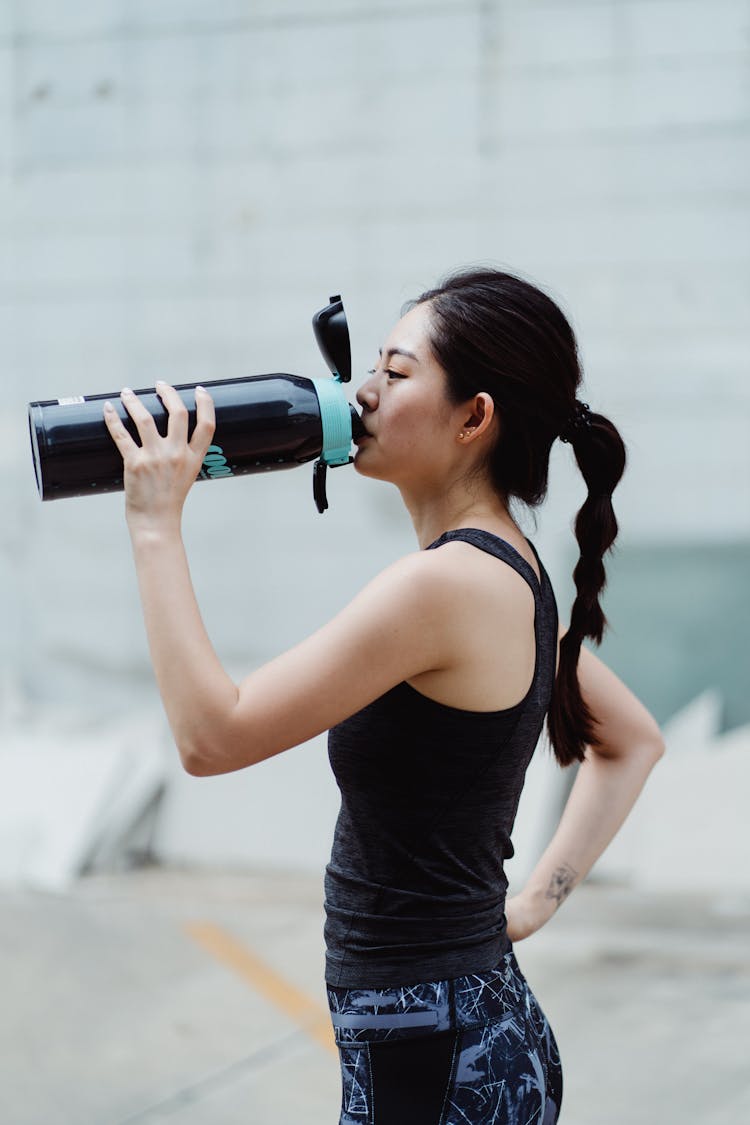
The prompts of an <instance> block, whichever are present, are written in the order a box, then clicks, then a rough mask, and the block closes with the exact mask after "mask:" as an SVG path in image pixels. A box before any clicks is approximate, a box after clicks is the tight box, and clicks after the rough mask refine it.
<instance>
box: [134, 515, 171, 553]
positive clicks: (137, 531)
mask: <svg viewBox="0 0 750 1125" xmlns="http://www.w3.org/2000/svg"><path fill="white" fill-rule="evenodd" d="M128 531H129V532H130V539H131V542H132V544H133V550H134V551H149V550H153V549H154V548H156V549H161V548H163V547H165V546H169V545H171V544H174V543H181V542H182V529H181V526H180V521H179V519H178V520H177V521H169V522H166V521H162V522H160V523H155V522H154V521H144V520H140V519H129V520H128Z"/></svg>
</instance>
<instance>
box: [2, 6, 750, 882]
mask: <svg viewBox="0 0 750 1125" xmlns="http://www.w3.org/2000/svg"><path fill="white" fill-rule="evenodd" d="M749 32H750V5H749V4H748V3H747V0H731V2H727V0H710V2H709V0H703V2H695V0H680V2H676V0H618V2H614V0H612V2H607V0H600V2H597V0H569V2H563V3H560V2H555V3H552V2H545V3H541V2H537V0H523V2H521V0H515V2H498V3H491V2H471V0H455V2H450V0H447V2H443V3H437V2H435V3H425V2H419V0H401V2H400V3H398V4H395V3H386V2H379V0H369V2H367V3H356V2H355V0H307V2H305V3H303V2H302V0H297V2H295V0H265V2H257V3H252V4H251V3H249V2H241V0H213V2H212V3H210V4H206V3H200V2H198V0H160V2H156V3H154V2H151V0H149V2H146V0H127V2H126V0H96V2H93V0H90V2H87V0H70V2H69V3H67V4H64V5H61V4H59V3H53V2H52V0H15V2H14V0H0V239H1V244H2V253H1V254H0V364H1V365H2V372H3V375H2V387H3V391H4V394H3V398H2V401H1V402H0V435H1V436H2V441H0V467H1V468H2V472H1V473H0V505H1V506H2V512H3V519H2V521H0V590H2V599H3V601H2V615H3V629H2V632H1V633H0V683H1V684H2V688H3V693H4V695H3V698H4V700H5V704H4V706H5V710H4V715H5V720H4V721H5V723H6V726H7V725H8V724H9V723H10V720H11V716H12V715H15V716H16V719H15V720H14V721H21V720H23V719H24V717H26V719H28V717H29V716H30V715H32V716H33V715H34V714H36V713H38V712H39V711H40V710H43V709H44V708H46V707H50V706H53V705H54V706H58V707H59V706H61V705H65V706H69V707H70V708H71V709H73V710H77V711H82V712H83V713H85V715H86V716H87V721H89V722H90V723H95V722H96V721H100V720H101V721H104V720H107V721H110V720H111V717H114V718H115V719H116V718H117V716H118V715H124V714H125V713H126V712H130V711H131V710H132V709H133V708H143V709H144V710H148V709H149V708H151V707H153V706H154V705H155V703H156V697H155V691H154V688H153V685H152V682H151V678H150V671H149V667H148V663H147V657H146V648H145V642H144V637H143V631H142V627H141V623H140V611H139V607H138V602H137V597H136V590H135V582H134V578H133V574H132V567H131V563H130V559H129V548H128V541H127V536H126V532H125V528H124V523H123V517H122V500H121V497H120V498H118V497H116V496H115V497H101V498H87V499H85V500H71V501H64V502H59V503H57V504H46V505H41V504H40V503H39V500H38V498H37V496H36V493H35V487H34V482H33V474H32V471H31V460H30V456H29V451H28V442H27V435H26V421H25V404H26V402H27V401H28V400H30V399H41V398H46V397H57V396H60V395H65V394H73V393H82V394H85V393H94V392H99V391H106V390H110V389H112V390H114V389H116V388H119V387H120V386H121V385H123V384H125V383H129V384H130V385H131V386H135V387H138V386H145V385H150V384H152V383H153V381H154V379H155V378H159V377H162V378H165V379H168V380H172V381H181V380H183V381H187V380H193V379H195V380H198V379H201V380H205V379H210V378H218V377H221V376H223V375H238V374H252V373H259V372H262V371H272V370H288V371H297V372H300V373H303V374H311V375H321V374H325V370H324V368H323V365H322V363H321V360H320V358H319V356H318V354H317V349H316V347H315V344H314V341H313V338H312V333H311V331H310V327H309V321H310V316H311V314H312V312H313V311H314V310H315V309H316V308H318V307H320V306H321V305H322V304H324V303H325V302H326V300H327V298H328V296H329V294H330V293H333V292H341V293H342V294H343V296H344V300H345V303H346V308H347V312H348V315H349V322H350V328H351V332H352V342H353V358H354V370H355V381H356V378H357V376H358V375H359V374H360V373H363V372H364V370H365V369H366V367H368V366H371V361H372V357H373V355H374V353H375V351H376V349H377V346H378V344H379V343H380V342H381V341H382V339H383V337H384V336H385V334H386V333H387V331H388V330H389V328H390V326H391V324H392V322H393V321H394V320H395V319H396V317H397V316H398V313H399V307H400V304H401V302H402V301H403V300H404V299H405V298H407V297H409V296H413V295H414V294H415V293H416V292H418V291H419V290H420V289H421V288H423V287H425V286H427V285H430V284H432V283H434V281H435V280H436V278H437V277H438V276H440V274H442V273H443V272H445V271H446V270H448V269H450V268H453V267H455V266H458V265H462V264H466V263H469V262H474V261H482V262H491V263H492V264H495V265H499V266H505V267H507V268H510V269H512V270H515V271H518V272H522V273H523V274H524V275H525V276H527V277H530V278H531V279H532V280H536V281H537V282H538V283H540V284H541V285H542V286H543V287H544V288H546V289H547V290H548V291H549V292H550V293H551V294H552V295H553V296H555V297H556V298H557V299H558V300H559V301H560V302H561V303H562V305H563V307H564V308H565V309H566V311H567V312H568V314H569V315H570V317H571V319H572V321H573V323H574V326H575V328H576V330H577V332H578V334H579V339H580V345H581V352H582V356H583V361H584V366H585V372H586V380H585V385H584V389H583V391H582V395H581V397H583V398H584V399H585V400H586V401H588V402H589V403H590V404H591V406H592V408H594V409H597V410H601V411H602V412H604V413H607V414H609V415H610V416H611V417H612V418H613V420H614V421H615V422H616V424H617V425H618V426H619V427H620V429H621V431H622V433H623V435H624V437H625V440H626V442H627V444H628V448H629V453H630V465H629V468H628V472H627V475H626V477H625V479H624V481H623V483H622V484H621V486H620V487H619V489H618V491H617V494H616V508H617V513H618V518H619V520H620V539H619V540H618V544H619V551H620V552H621V553H622V555H623V556H625V555H626V553H627V550H628V546H629V545H631V546H633V547H637V548H639V549H642V548H643V547H644V546H645V547H648V545H649V544H652V543H653V544H663V543H665V542H673V543H684V544H686V549H689V547H690V544H691V543H695V544H705V543H712V542H718V543H724V542H728V541H729V542H731V541H739V542H744V543H747V542H748V539H750V492H749V490H748V480H749V479H750V442H748V440H747V436H748V421H749V420H750V381H748V379H747V356H748V354H750V321H748V317H747V307H748V297H750V265H749V263H748V247H749V245H750V242H749V236H750V202H749V198H750V197H749V196H748V187H749V181H750V159H749V148H748V136H749V135H750V87H748V84H747V64H748V51H749V47H748V42H749V40H748V35H749ZM551 482H552V483H551V489H550V495H549V499H548V501H547V504H546V506H545V507H544V509H543V514H542V513H540V517H539V526H538V530H537V529H536V528H535V526H534V523H533V521H532V520H530V519H527V520H526V521H525V529H526V531H527V534H529V535H530V536H531V537H532V538H534V540H535V542H536V544H537V546H538V548H539V549H540V551H541V553H542V556H543V558H544V559H545V562H546V565H547V568H548V570H549V571H550V574H551V575H552V578H553V581H554V583H555V587H556V590H557V592H558V599H559V602H560V609H561V614H562V615H563V616H564V615H565V614H567V612H568V610H569V606H570V601H571V597H572V582H571V578H570V574H571V571H572V566H573V563H574V561H575V557H574V554H573V549H574V540H573V536H572V532H571V524H572V520H573V518H574V516H575V512H576V511H577V509H578V507H579V506H580V503H581V502H582V500H583V499H584V493H583V485H582V481H581V478H580V476H579V475H578V473H577V470H576V469H575V468H574V464H573V462H572V456H571V453H570V449H569V447H568V446H563V445H559V444H558V445H557V446H556V447H555V449H554V452H553V458H552V466H551ZM330 496H331V510H330V511H329V512H327V513H326V515H325V516H323V517H320V516H318V515H317V513H316V512H315V510H314V508H313V503H312V498H311V483H310V472H309V471H308V470H307V469H300V470H295V471H294V472H290V473H287V474H276V475H275V476H274V477H263V478H256V479H253V478H245V479H240V480H236V481H227V482H223V483H221V484H219V483H214V484H205V485H200V486H198V487H197V488H196V489H195V493H194V495H193V496H192V497H191V500H190V503H189V509H188V512H187V519H186V539H187V542H188V547H189V550H190V555H191V559H192V565H193V570H194V578H195V582H196V586H197V590H198V594H199V598H200V602H201V605H202V608H203V610H204V615H205V618H206V621H207V624H208V627H209V631H210V633H211V635H212V637H213V638H214V641H215V644H216V646H217V648H218V650H219V652H220V653H221V655H222V657H223V659H224V660H225V661H226V663H227V665H228V666H229V667H230V668H231V669H232V670H233V671H237V672H238V673H241V672H242V671H244V670H246V669H248V668H251V667H253V666H254V665H255V664H257V663H259V662H261V661H263V660H265V659H266V658H268V657H269V656H271V655H273V654H274V653H276V652H278V651H279V650H281V649H283V648H285V647H286V646H288V645H290V644H292V643H294V642H295V641H296V640H297V639H299V638H300V637H302V636H303V635H305V634H306V633H308V632H310V631H311V630H312V629H314V628H315V627H316V626H317V625H318V624H320V623H321V622H322V621H323V620H325V619H326V618H327V617H329V616H330V615H331V614H332V613H333V612H335V611H336V609H337V608H338V607H339V606H340V605H342V604H343V603H344V602H345V601H346V600H347V599H348V598H349V597H350V596H351V595H352V594H353V593H354V592H355V590H356V589H358V588H359V587H360V586H361V584H362V583H363V582H364V581H365V580H366V579H367V578H368V577H369V576H371V575H372V574H373V573H375V572H376V571H377V570H378V569H379V568H380V567H381V566H382V565H384V564H385V563H387V562H388V561H390V560H391V559H392V558H393V557H394V556H396V555H398V554H399V553H402V552H403V551H405V550H409V549H411V548H412V546H413V538H412V533H411V527H410V524H409V522H408V519H407V518H406V517H405V515H404V514H403V513H402V512H401V510H400V507H399V503H400V502H399V499H398V496H397V494H396V493H395V491H394V490H392V489H390V488H389V487H388V486H382V485H378V484H375V483H373V482H368V481H363V480H361V479H360V478H357V477H355V476H354V474H353V473H351V472H350V471H347V470H341V471H340V472H339V473H334V474H332V475H331V480H330ZM623 613H624V611H623ZM613 625H614V627H616V628H619V629H620V631H621V632H626V631H627V619H626V617H623V619H621V620H619V621H616V622H613ZM666 627H667V628H669V624H668V623H667V626H666ZM633 643H634V645H636V646H637V645H641V644H643V643H644V640H643V639H641V638H638V639H634V642H633ZM646 643H647V640H646ZM603 655H604V656H605V658H606V648H605V649H603ZM631 663H632V662H631ZM631 682H632V683H633V686H634V688H635V689H636V690H638V691H639V692H640V693H641V694H642V695H643V698H644V700H645V701H646V703H647V704H648V705H650V706H653V707H655V709H656V705H657V703H658V700H659V698H660V697H659V688H658V685H656V684H654V683H652V682H643V683H640V682H638V679H637V672H636V673H635V674H634V678H633V680H632V681H631ZM303 759H304V765H302V764H301V763H302V761H303ZM287 794H292V797H291V801H290V804H289V807H288V809H287V811H286V812H284V810H283V805H284V799H285V795H287ZM335 796H336V795H335V789H334V787H333V785H332V782H331V779H330V777H329V776H328V773H327V765H326V762H325V755H324V752H323V751H322V748H321V746H320V745H316V746H315V747H313V748H312V749H311V752H310V754H309V755H307V757H305V752H304V751H295V752H293V753H292V754H290V755H287V756H286V757H285V760H283V761H282V760H279V761H278V762H274V763H269V764H268V765H267V766H266V767H263V769H262V770H258V771H250V772H249V773H248V774H247V775H246V776H242V777H240V776H237V775H236V776H234V777H232V778H226V779H216V780H215V781H211V782H194V781H192V780H190V779H185V778H180V779H179V780H178V779H177V778H175V780H174V783H173V785H172V787H171V789H170V796H169V801H170V803H169V805H168V806H167V810H166V811H165V814H164V818H163V821H162V835H161V837H160V848H161V849H162V851H163V854H167V855H170V856H190V857H195V858H200V857H204V858H205V857H211V858H217V859H219V858H221V857H222V856H224V857H227V856H231V857H237V858H250V859H253V858H266V853H267V852H268V850H269V847H270V849H271V850H272V851H274V849H275V854H277V855H278V857H279V859H280V861H284V862H286V861H290V862H291V861H293V860H295V859H301V858H303V857H306V858H308V859H310V861H311V862H315V863H318V861H319V860H320V858H321V855H322V854H323V853H324V852H325V850H326V847H327V843H326V841H327V840H328V835H329V832H330V826H331V819H332V816H333V814H334V812H335ZM266 797H268V798H272V799H273V801H274V809H281V811H280V812H279V817H280V820H279V821H277V822H276V828H275V829H274V832H276V833H277V834H276V835H275V836H274V835H272V836H271V837H264V839H266V840H269V839H270V840H271V841H272V842H271V844H270V845H264V844H263V843H262V842H261V837H260V835H259V833H258V828H257V823H256V822H255V820H254V819H253V822H252V823H251V822H250V820H251V818H250V817H249V815H248V808H249V807H252V808H253V809H255V808H257V809H261V810H262V809H263V808H265V807H267V801H266ZM251 798H252V802H253V803H252V805H251V806H249V805H248V802H250V801H251ZM300 804H304V805H305V807H306V808H307V815H308V820H307V821H304V826H303V827H301V823H302V822H301V816H300V813H299V806H300ZM196 820H199V821H200V823H201V824H202V825H203V828H202V831H201V834H200V836H199V837H196V834H195V832H194V831H193V829H192V827H191V826H194V825H195V823H196ZM196 840H197V843H196ZM311 840H312V841H315V843H314V844H313V845H312V846H311V844H310V841H311ZM273 841H277V842H276V843H274V842H273ZM290 841H292V842H290Z"/></svg>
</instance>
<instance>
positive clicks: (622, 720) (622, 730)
mask: <svg viewBox="0 0 750 1125" xmlns="http://www.w3.org/2000/svg"><path fill="white" fill-rule="evenodd" d="M564 632H565V630H564V629H563V628H562V627H561V629H560V635H561V636H562V635H563V633H564ZM578 679H579V683H580V686H581V695H582V696H583V698H584V700H585V702H586V703H587V705H588V706H589V708H590V709H591V711H592V713H593V715H594V716H595V718H596V719H597V720H598V722H599V723H600V724H601V725H600V727H599V733H600V735H601V738H602V740H603V745H602V746H599V747H596V748H594V747H592V746H589V747H587V749H586V756H585V760H584V761H583V762H582V763H581V765H580V767H579V769H578V773H577V776H576V779H575V782H574V784H573V788H572V789H571V792H570V796H569V797H568V801H567V803H566V805H565V809H564V811H563V815H562V817H561V819H560V823H559V825H558V827H557V830H556V831H555V834H554V836H553V837H552V839H551V841H550V843H549V845H548V847H547V848H546V850H545V852H544V854H543V855H542V857H541V859H540V860H539V862H538V863H537V865H536V867H535V868H534V870H533V872H532V873H531V875H530V876H529V879H528V881H527V883H526V886H525V887H524V888H523V890H522V891H521V892H520V894H518V895H516V896H514V897H513V898H511V899H509V900H508V902H507V908H506V913H507V918H508V934H509V936H510V938H511V940H512V941H519V940H520V939H521V938H524V937H527V936H528V935H529V934H531V933H533V932H534V931H535V930H537V929H539V927H540V926H542V925H544V923H545V922H546V921H547V920H548V919H549V918H550V917H551V916H552V914H554V912H555V911H556V910H557V908H558V907H559V906H560V905H561V903H563V902H564V901H565V899H566V898H567V897H568V895H569V894H570V892H571V891H572V890H573V888H574V887H575V886H576V885H577V884H578V883H580V882H581V880H582V879H584V878H585V876H586V875H587V874H588V872H589V871H590V870H591V868H592V867H593V865H594V863H595V862H596V861H597V859H598V858H599V856H600V855H601V854H602V852H603V851H604V850H605V848H606V847H607V845H608V844H609V843H610V841H611V840H612V839H613V837H614V836H615V835H616V833H617V832H618V830H619V828H620V827H621V825H622V824H623V822H624V820H625V818H626V817H627V815H628V813H629V812H630V810H631V809H632V807H633V805H634V804H635V801H636V799H637V798H638V795H639V793H640V792H641V790H642V788H643V786H644V784H645V781H646V778H647V777H648V775H649V773H650V772H651V769H652V768H653V766H654V765H655V764H656V762H657V761H658V760H659V758H660V757H661V756H662V754H663V753H664V739H663V738H662V735H661V731H660V730H659V726H658V724H657V723H656V721H655V719H654V718H653V716H652V715H651V714H650V712H649V711H648V710H647V709H646V708H645V707H644V706H643V704H642V703H641V702H640V700H639V699H638V698H637V697H636V696H635V695H633V693H632V692H631V691H630V689H629V688H628V687H627V686H626V685H625V684H624V683H623V682H622V680H620V679H619V678H618V677H617V676H616V675H615V673H614V672H613V671H612V670H611V669H610V668H608V667H607V665H606V664H604V663H603V661H601V660H600V659H599V658H598V657H597V656H595V655H594V654H593V653H592V652H590V651H589V650H588V649H586V648H582V649H581V654H580V657H579V661H578Z"/></svg>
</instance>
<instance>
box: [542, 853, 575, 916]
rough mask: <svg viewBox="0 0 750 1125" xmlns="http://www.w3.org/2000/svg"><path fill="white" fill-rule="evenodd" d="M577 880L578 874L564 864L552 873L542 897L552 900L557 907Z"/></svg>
mask: <svg viewBox="0 0 750 1125" xmlns="http://www.w3.org/2000/svg"><path fill="white" fill-rule="evenodd" d="M577 878H578V872H577V871H574V870H573V868H572V867H570V866H569V864H567V863H564V864H563V865H562V866H561V867H558V868H556V870H555V871H554V872H553V874H552V878H551V879H550V881H549V886H548V887H547V890H546V891H545V895H544V897H545V898H553V899H554V900H555V902H556V903H557V905H558V906H559V905H560V903H561V902H562V901H563V900H564V899H566V898H567V897H568V895H569V894H570V892H571V891H572V890H573V887H574V886H575V881H576V879H577Z"/></svg>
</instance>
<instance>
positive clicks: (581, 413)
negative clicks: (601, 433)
mask: <svg viewBox="0 0 750 1125" xmlns="http://www.w3.org/2000/svg"><path fill="white" fill-rule="evenodd" d="M584 429H586V430H590V429H591V411H590V410H589V404H588V403H587V402H579V401H578V399H576V403H575V408H574V411H573V413H572V414H571V416H570V418H569V419H568V421H567V422H566V423H565V425H564V426H563V428H562V430H561V431H560V441H567V442H570V443H572V442H573V440H574V438H575V436H576V434H577V433H578V432H579V431H580V430H584Z"/></svg>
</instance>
